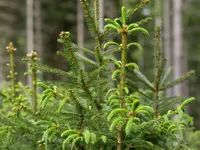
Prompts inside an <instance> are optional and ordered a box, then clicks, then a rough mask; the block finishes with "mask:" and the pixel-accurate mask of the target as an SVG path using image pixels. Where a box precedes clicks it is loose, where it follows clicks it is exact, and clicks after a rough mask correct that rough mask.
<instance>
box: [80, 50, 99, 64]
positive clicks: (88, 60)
mask: <svg viewBox="0 0 200 150" xmlns="http://www.w3.org/2000/svg"><path fill="white" fill-rule="evenodd" d="M76 56H78V58H79V59H81V60H82V61H84V62H86V63H88V64H90V65H92V66H97V64H96V62H95V61H93V60H91V59H89V58H87V57H85V56H83V55H82V54H79V53H77V54H76Z"/></svg>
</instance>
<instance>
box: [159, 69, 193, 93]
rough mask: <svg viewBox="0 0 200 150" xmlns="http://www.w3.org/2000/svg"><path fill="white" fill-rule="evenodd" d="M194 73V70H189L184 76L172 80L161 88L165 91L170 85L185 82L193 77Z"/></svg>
mask: <svg viewBox="0 0 200 150" xmlns="http://www.w3.org/2000/svg"><path fill="white" fill-rule="evenodd" d="M192 75H194V70H191V71H189V72H187V73H186V74H184V75H183V76H181V77H180V78H178V79H176V80H174V81H173V82H171V83H169V84H166V85H163V86H162V87H161V88H160V89H159V90H160V91H164V90H166V89H168V88H170V87H173V86H174V85H176V84H178V83H181V82H183V81H184V80H186V79H187V78H189V77H191V76H192Z"/></svg>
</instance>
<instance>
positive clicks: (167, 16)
mask: <svg viewBox="0 0 200 150" xmlns="http://www.w3.org/2000/svg"><path fill="white" fill-rule="evenodd" d="M171 11H172V9H171V0H165V1H164V51H165V57H166V59H167V62H166V69H165V70H166V71H167V70H168V69H169V68H170V67H172V61H173V58H172V41H171V39H172V35H171V34H172V31H171V29H172V28H171ZM171 79H172V78H171V77H170V78H169V82H170V81H171ZM172 92H173V91H172V88H170V89H168V90H167V91H166V95H167V96H172V94H173V93H172Z"/></svg>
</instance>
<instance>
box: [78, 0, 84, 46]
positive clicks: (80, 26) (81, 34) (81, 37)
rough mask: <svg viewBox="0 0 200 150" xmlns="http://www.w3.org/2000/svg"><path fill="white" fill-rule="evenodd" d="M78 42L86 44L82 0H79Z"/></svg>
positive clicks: (82, 44)
mask: <svg viewBox="0 0 200 150" xmlns="http://www.w3.org/2000/svg"><path fill="white" fill-rule="evenodd" d="M77 44H78V46H80V47H83V46H84V13H83V8H82V6H81V3H80V0H77Z"/></svg>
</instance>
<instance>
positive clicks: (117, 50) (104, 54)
mask: <svg viewBox="0 0 200 150" xmlns="http://www.w3.org/2000/svg"><path fill="white" fill-rule="evenodd" d="M119 51H120V48H113V49H109V50H106V51H104V52H103V56H107V55H109V54H113V53H115V52H119Z"/></svg>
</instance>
